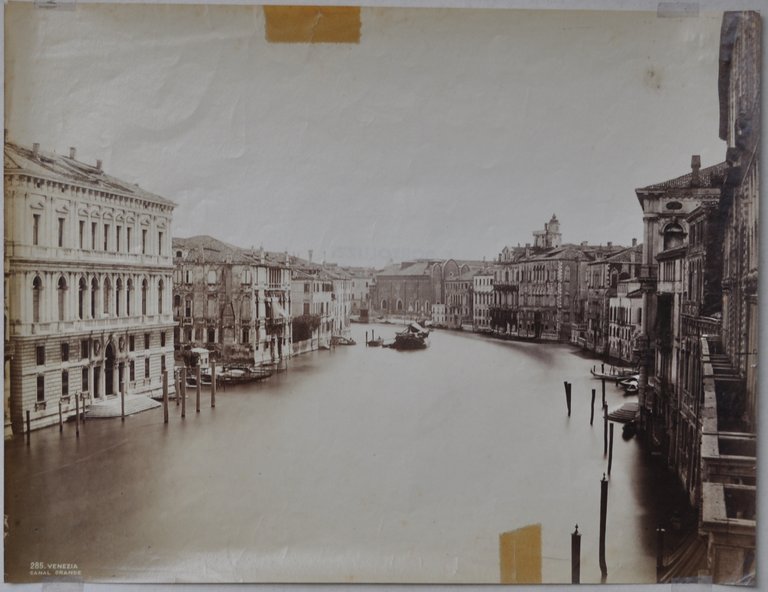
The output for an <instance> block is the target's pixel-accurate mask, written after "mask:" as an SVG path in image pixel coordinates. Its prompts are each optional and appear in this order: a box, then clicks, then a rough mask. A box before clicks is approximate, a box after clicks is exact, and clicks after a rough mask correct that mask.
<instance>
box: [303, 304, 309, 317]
mask: <svg viewBox="0 0 768 592" xmlns="http://www.w3.org/2000/svg"><path fill="white" fill-rule="evenodd" d="M304 314H305V315H308V314H309V302H305V303H304Z"/></svg>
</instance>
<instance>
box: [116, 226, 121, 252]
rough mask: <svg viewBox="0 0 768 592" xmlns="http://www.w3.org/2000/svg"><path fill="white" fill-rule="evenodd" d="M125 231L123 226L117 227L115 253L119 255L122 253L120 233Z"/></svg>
mask: <svg viewBox="0 0 768 592" xmlns="http://www.w3.org/2000/svg"><path fill="white" fill-rule="evenodd" d="M122 229H123V227H122V226H115V251H116V252H117V253H119V252H120V238H121V237H120V231H121V230H122Z"/></svg>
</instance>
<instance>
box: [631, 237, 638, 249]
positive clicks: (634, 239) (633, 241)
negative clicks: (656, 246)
mask: <svg viewBox="0 0 768 592" xmlns="http://www.w3.org/2000/svg"><path fill="white" fill-rule="evenodd" d="M632 246H633V247H636V246H637V239H636V238H633V239H632Z"/></svg>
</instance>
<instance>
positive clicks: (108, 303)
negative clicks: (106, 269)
mask: <svg viewBox="0 0 768 592" xmlns="http://www.w3.org/2000/svg"><path fill="white" fill-rule="evenodd" d="M111 307H112V282H111V281H109V278H106V279H105V280H104V315H105V316H109V314H110V313H111V312H112V311H111V310H110V309H111Z"/></svg>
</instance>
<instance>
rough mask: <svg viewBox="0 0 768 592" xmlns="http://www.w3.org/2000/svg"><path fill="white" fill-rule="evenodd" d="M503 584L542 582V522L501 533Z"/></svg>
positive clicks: (500, 550) (500, 552) (500, 549)
mask: <svg viewBox="0 0 768 592" xmlns="http://www.w3.org/2000/svg"><path fill="white" fill-rule="evenodd" d="M499 562H500V566H501V583H502V584H541V524H532V525H530V526H525V527H523V528H518V529H517V530H512V531H510V532H503V533H501V534H500V535H499Z"/></svg>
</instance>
